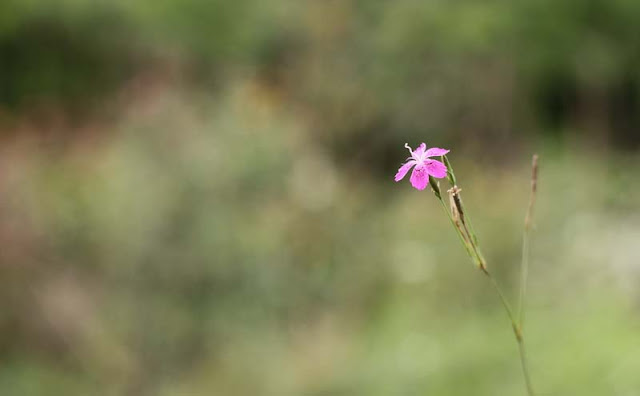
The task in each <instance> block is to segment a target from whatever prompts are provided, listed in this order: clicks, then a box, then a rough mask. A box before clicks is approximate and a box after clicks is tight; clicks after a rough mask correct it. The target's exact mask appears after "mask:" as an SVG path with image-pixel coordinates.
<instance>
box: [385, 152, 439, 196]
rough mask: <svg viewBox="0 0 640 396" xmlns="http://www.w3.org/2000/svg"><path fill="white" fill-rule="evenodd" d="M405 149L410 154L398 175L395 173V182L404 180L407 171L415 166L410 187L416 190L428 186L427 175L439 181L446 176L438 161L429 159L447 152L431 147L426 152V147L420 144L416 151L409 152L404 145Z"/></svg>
mask: <svg viewBox="0 0 640 396" xmlns="http://www.w3.org/2000/svg"><path fill="white" fill-rule="evenodd" d="M404 147H406V148H407V149H408V150H409V152H410V153H411V157H409V158H407V160H408V161H407V162H406V163H405V164H403V165H402V166H401V167H400V169H398V173H396V177H395V180H396V181H397V182H398V181H400V180H402V179H403V178H404V176H405V175H406V174H407V172H409V170H410V169H411V168H412V167H414V166H415V168H414V169H413V172H411V178H410V179H409V181H411V185H412V186H413V187H415V188H417V189H418V190H424V189H425V187H427V184H429V175H431V176H433V177H437V178H439V179H441V178H443V177H446V176H447V167H446V166H445V164H443V163H442V162H440V161H437V160H434V159H430V158H429V157H435V156H440V155H445V154H447V153H448V152H449V150H445V149H441V148H437V147H432V148H430V149H429V150H427V145H426V144H424V143H422V144H420V146H418V148H417V149H415V150H411V147H409V145H408V144H407V143H405V145H404Z"/></svg>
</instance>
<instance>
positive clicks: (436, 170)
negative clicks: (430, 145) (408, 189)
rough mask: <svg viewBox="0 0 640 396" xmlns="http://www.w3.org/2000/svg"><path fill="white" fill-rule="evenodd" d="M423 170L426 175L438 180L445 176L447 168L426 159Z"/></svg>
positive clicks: (437, 162)
mask: <svg viewBox="0 0 640 396" xmlns="http://www.w3.org/2000/svg"><path fill="white" fill-rule="evenodd" d="M424 169H425V170H426V172H427V173H428V174H430V175H431V176H433V177H437V178H438V179H442V178H443V177H446V176H447V167H446V166H445V164H443V163H442V162H440V161H436V160H432V159H428V160H426V161H425V162H424Z"/></svg>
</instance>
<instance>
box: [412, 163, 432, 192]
mask: <svg viewBox="0 0 640 396" xmlns="http://www.w3.org/2000/svg"><path fill="white" fill-rule="evenodd" d="M409 180H410V181H411V185H412V186H413V187H415V188H417V189H418V190H424V189H425V187H427V184H429V174H428V173H427V170H426V169H425V168H417V167H416V168H415V169H414V170H413V172H411V179H409Z"/></svg>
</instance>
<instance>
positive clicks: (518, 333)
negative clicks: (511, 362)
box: [482, 268, 535, 396]
mask: <svg viewBox="0 0 640 396" xmlns="http://www.w3.org/2000/svg"><path fill="white" fill-rule="evenodd" d="M482 272H483V273H484V274H485V275H486V276H487V277H488V278H489V280H490V281H491V285H493V288H494V290H495V291H496V293H497V294H498V297H500V301H501V302H502V306H503V307H504V310H505V312H506V313H507V316H508V317H509V320H510V321H511V327H512V328H513V335H514V336H515V337H516V341H517V343H518V353H519V354H520V365H521V366H522V374H523V375H524V382H525V386H526V387H527V394H528V395H529V396H534V395H535V393H534V392H533V385H532V384H531V376H530V375H529V365H528V364H527V354H526V349H525V346H524V334H523V333H522V327H521V325H519V324H518V322H516V318H515V316H514V315H513V311H512V310H511V307H510V306H509V302H508V301H507V299H506V297H505V295H504V293H503V292H502V289H501V288H500V286H499V285H498V282H496V280H495V278H494V277H493V276H492V275H491V273H489V271H487V269H486V268H484V269H483V270H482Z"/></svg>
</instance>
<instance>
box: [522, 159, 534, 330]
mask: <svg viewBox="0 0 640 396" xmlns="http://www.w3.org/2000/svg"><path fill="white" fill-rule="evenodd" d="M537 190H538V155H536V154H534V155H533V158H532V160H531V194H530V195H529V206H528V207H527V214H526V216H525V218H524V227H523V231H522V259H521V261H520V297H519V299H518V323H520V327H522V326H523V325H524V300H525V297H526V294H527V277H528V275H529V248H530V241H531V222H532V219H533V207H534V205H535V203H536V192H537Z"/></svg>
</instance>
